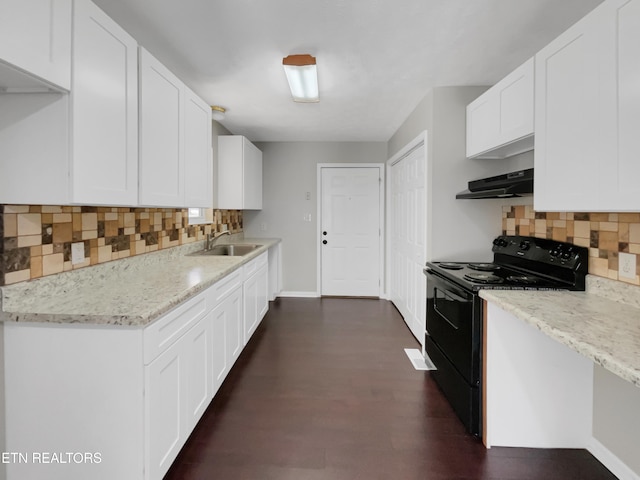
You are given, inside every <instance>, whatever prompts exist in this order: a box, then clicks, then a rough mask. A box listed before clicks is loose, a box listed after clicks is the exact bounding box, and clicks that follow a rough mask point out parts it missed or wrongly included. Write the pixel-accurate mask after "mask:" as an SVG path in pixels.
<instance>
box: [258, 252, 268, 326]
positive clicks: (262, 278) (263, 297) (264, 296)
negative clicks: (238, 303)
mask: <svg viewBox="0 0 640 480" xmlns="http://www.w3.org/2000/svg"><path fill="white" fill-rule="evenodd" d="M256 277H257V288H256V303H257V308H256V310H257V311H258V322H257V323H258V324H259V323H260V322H261V321H262V319H263V318H264V316H265V315H266V314H267V311H268V310H269V268H268V266H267V265H263V266H262V267H260V269H259V270H258V272H257V273H256ZM256 327H257V325H256Z"/></svg>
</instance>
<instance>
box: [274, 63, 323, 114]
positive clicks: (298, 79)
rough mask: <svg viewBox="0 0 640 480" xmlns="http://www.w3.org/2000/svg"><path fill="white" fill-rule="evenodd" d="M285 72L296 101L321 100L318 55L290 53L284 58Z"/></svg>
mask: <svg viewBox="0 0 640 480" xmlns="http://www.w3.org/2000/svg"><path fill="white" fill-rule="evenodd" d="M282 66H283V67H284V73H285V74H286V75H287V81H288V82H289V88H290V89H291V95H292V96H293V101H294V102H303V103H313V102H319V101H320V96H319V93H318V69H317V68H316V57H312V56H311V55H309V54H304V55H289V56H288V57H284V58H283V59H282Z"/></svg>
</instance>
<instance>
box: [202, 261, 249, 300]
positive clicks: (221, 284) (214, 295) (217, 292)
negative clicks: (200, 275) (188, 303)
mask: <svg viewBox="0 0 640 480" xmlns="http://www.w3.org/2000/svg"><path fill="white" fill-rule="evenodd" d="M241 285H242V269H241V268H238V269H237V270H235V271H233V272H231V273H230V274H229V275H227V276H226V277H224V278H222V279H220V280H218V281H217V282H216V283H214V284H213V285H212V286H211V287H209V289H208V290H207V291H206V292H205V293H206V294H207V302H208V305H209V307H210V308H215V307H216V306H218V304H219V303H220V302H221V301H222V300H223V299H224V298H225V297H226V296H227V295H229V294H230V293H231V292H232V291H234V290H235V289H236V288H238V287H239V286H241Z"/></svg>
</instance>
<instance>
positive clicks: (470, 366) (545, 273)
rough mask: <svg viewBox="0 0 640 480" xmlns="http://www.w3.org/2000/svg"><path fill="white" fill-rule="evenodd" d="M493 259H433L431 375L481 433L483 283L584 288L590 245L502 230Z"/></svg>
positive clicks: (429, 342) (429, 271)
mask: <svg viewBox="0 0 640 480" xmlns="http://www.w3.org/2000/svg"><path fill="white" fill-rule="evenodd" d="M492 251H493V261H492V262H490V263H479V262H429V263H427V266H426V268H425V275H426V276H427V318H426V329H427V334H426V339H425V351H426V353H427V355H429V357H430V358H431V360H432V361H433V363H434V364H435V365H436V367H437V370H436V371H434V372H433V377H434V379H435V380H436V382H437V383H438V385H439V386H440V388H441V389H442V391H443V393H444V394H445V396H446V397H447V399H448V400H449V402H450V403H451V405H452V406H453V408H454V410H455V411H456V413H457V414H458V416H459V417H460V419H461V420H462V422H463V423H464V424H465V426H466V428H467V430H468V431H469V432H471V433H473V434H475V435H481V433H482V432H481V425H482V412H481V401H480V399H481V392H482V378H481V370H482V349H481V346H482V319H483V308H484V304H483V301H482V299H481V298H480V297H479V295H478V291H479V290H481V289H502V290H577V291H580V290H584V289H585V279H586V274H587V267H588V253H589V252H588V250H587V249H586V248H584V247H578V246H576V245H572V244H569V243H564V242H557V241H553V240H547V239H540V238H535V237H525V236H518V235H502V236H499V237H497V238H496V239H495V240H494V241H493V247H492Z"/></svg>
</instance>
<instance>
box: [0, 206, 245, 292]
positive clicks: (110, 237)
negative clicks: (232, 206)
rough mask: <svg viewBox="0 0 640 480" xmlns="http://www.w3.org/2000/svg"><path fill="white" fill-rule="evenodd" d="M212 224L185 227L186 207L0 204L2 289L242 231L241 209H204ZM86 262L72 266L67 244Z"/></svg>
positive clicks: (187, 225) (186, 222) (187, 222)
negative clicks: (81, 253) (210, 235)
mask: <svg viewBox="0 0 640 480" xmlns="http://www.w3.org/2000/svg"><path fill="white" fill-rule="evenodd" d="M206 214H207V215H206V216H207V218H208V219H211V221H212V223H210V224H209V223H207V224H202V225H189V218H188V214H187V209H168V208H123V207H81V206H49V205H46V206H44V205H43V206H38V205H0V285H9V284H12V283H17V282H23V281H26V280H30V279H33V278H39V277H43V276H45V275H52V274H55V273H60V272H63V271H68V270H72V269H77V268H83V267H88V266H91V265H97V264H99V263H104V262H110V261H112V260H117V259H120V258H125V257H130V256H133V255H140V254H143V253H148V252H154V251H157V250H161V249H165V248H171V247H176V246H179V245H184V244H187V243H191V242H196V241H198V240H204V238H205V237H206V235H207V234H208V233H211V232H214V233H215V232H222V231H225V230H229V231H230V232H231V233H239V232H241V231H242V211H240V210H212V209H209V210H207V211H206ZM76 242H82V243H83V244H84V262H82V263H77V264H75V265H72V264H71V244H72V243H76Z"/></svg>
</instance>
